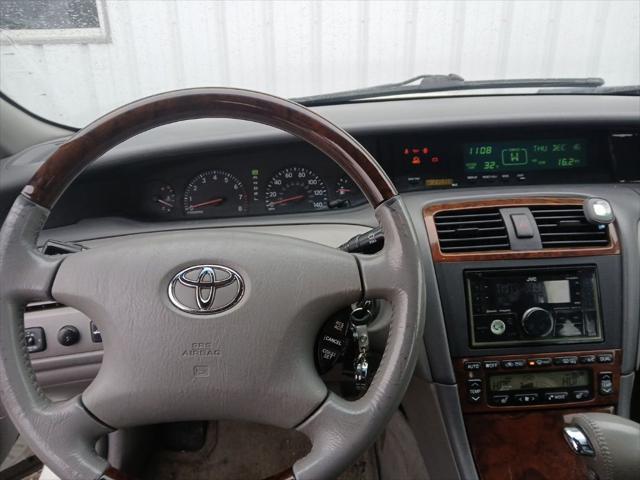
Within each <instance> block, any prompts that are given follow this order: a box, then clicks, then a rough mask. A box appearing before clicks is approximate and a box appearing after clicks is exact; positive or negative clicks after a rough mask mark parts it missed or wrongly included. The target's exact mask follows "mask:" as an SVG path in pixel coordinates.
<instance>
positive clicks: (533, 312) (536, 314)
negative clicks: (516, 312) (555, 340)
mask: <svg viewBox="0 0 640 480" xmlns="http://www.w3.org/2000/svg"><path fill="white" fill-rule="evenodd" d="M554 323H555V322H554V320H553V315H551V312H550V311H549V310H545V309H544V308H540V307H532V308H530V309H529V310H527V311H526V312H524V313H523V314H522V329H523V330H524V333H526V334H527V335H528V336H530V337H546V336H547V335H549V334H550V333H551V332H552V331H553V325H554Z"/></svg>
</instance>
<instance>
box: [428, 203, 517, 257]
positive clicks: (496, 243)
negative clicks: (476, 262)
mask: <svg viewBox="0 0 640 480" xmlns="http://www.w3.org/2000/svg"><path fill="white" fill-rule="evenodd" d="M433 218H434V222H435V226H436V231H437V232H438V239H439V242H440V250H441V251H442V252H443V253H463V252H483V251H490V250H509V249H510V248H511V245H510V243H509V235H508V233H507V229H506V227H505V225H504V220H503V219H502V215H501V214H500V209H498V208H474V209H465V210H446V211H442V212H438V213H436V214H435V215H434V217H433Z"/></svg>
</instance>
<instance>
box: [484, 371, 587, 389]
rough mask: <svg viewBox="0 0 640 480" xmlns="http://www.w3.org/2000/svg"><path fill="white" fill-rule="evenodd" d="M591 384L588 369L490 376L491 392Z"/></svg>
mask: <svg viewBox="0 0 640 480" xmlns="http://www.w3.org/2000/svg"><path fill="white" fill-rule="evenodd" d="M589 384H590V375H589V371H588V370H569V371H557V372H539V373H538V372H536V373H514V374H509V375H490V376H489V390H490V391H491V392H513V391H520V390H542V389H547V388H573V387H588V386H589Z"/></svg>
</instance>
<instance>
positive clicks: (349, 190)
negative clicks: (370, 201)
mask: <svg viewBox="0 0 640 480" xmlns="http://www.w3.org/2000/svg"><path fill="white" fill-rule="evenodd" d="M363 199H364V198H363V196H362V192H361V191H360V189H359V188H358V187H357V186H356V184H355V183H353V180H351V179H350V178H349V177H347V176H346V175H344V176H342V177H340V178H339V179H338V181H337V182H336V190H335V200H334V203H336V202H338V203H339V205H337V206H339V207H350V206H352V205H354V204H358V203H361V202H362V200H363Z"/></svg>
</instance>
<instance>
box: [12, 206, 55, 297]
mask: <svg viewBox="0 0 640 480" xmlns="http://www.w3.org/2000/svg"><path fill="white" fill-rule="evenodd" d="M48 216H49V211H48V210H47V209H45V208H42V207H40V206H39V205H36V204H34V203H33V202H31V201H30V200H28V199H26V198H24V197H22V196H19V197H18V198H17V199H16V201H15V203H14V205H13V207H12V209H11V210H10V212H9V214H8V215H7V218H6V220H5V223H4V227H3V229H2V231H1V232H0V265H2V268H3V269H4V270H5V271H8V272H11V278H10V280H7V281H3V282H2V283H1V284H0V294H1V295H2V298H4V299H6V300H9V299H10V300H11V301H14V302H16V303H18V304H19V305H21V306H24V305H25V304H26V303H28V302H38V301H47V300H51V286H52V285H53V280H54V278H55V275H56V271H57V270H58V267H59V265H60V263H61V262H62V258H60V257H53V256H47V255H43V254H42V253H41V252H39V251H38V249H37V248H36V242H37V237H38V234H39V233H40V229H41V228H42V225H44V222H45V221H46V219H47V217H48Z"/></svg>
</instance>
